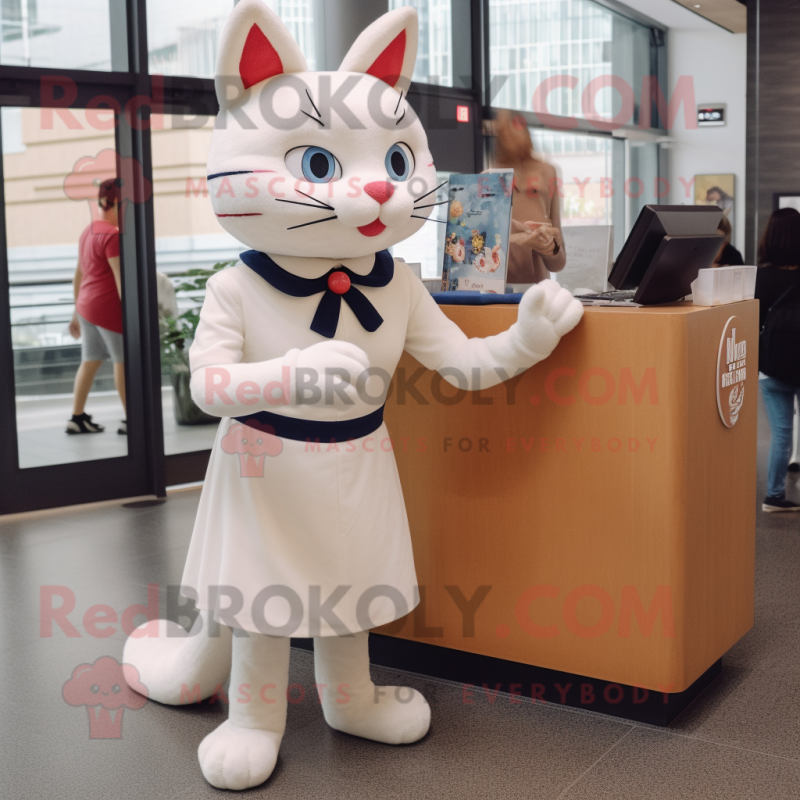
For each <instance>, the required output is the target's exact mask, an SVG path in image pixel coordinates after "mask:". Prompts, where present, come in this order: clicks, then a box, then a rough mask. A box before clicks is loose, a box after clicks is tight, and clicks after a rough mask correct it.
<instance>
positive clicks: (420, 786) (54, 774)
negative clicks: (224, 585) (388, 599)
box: [0, 420, 800, 800]
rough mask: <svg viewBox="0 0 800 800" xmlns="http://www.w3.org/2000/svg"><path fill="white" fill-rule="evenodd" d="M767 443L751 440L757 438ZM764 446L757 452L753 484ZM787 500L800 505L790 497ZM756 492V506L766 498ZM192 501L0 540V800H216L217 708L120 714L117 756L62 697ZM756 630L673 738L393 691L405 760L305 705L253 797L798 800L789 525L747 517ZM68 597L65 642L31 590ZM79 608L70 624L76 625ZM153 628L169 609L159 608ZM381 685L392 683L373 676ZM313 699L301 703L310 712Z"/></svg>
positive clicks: (140, 595) (798, 590)
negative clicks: (752, 527) (401, 708)
mask: <svg viewBox="0 0 800 800" xmlns="http://www.w3.org/2000/svg"><path fill="white" fill-rule="evenodd" d="M765 430H766V428H765V426H764V425H763V420H762V431H765ZM767 443H768V441H767V438H766V435H764V434H762V437H761V440H760V442H759V464H760V466H761V468H762V469H761V470H760V472H761V474H762V475H763V472H764V470H763V467H764V465H765V460H766V448H767ZM793 483H794V485H792V486H790V492H791V493H792V496H793V497H795V498H800V486H798V485H797V482H793ZM763 488H764V487H763V481H762V483H761V485H760V486H759V496H761V495H763ZM197 500H198V494H197V492H194V491H185V492H179V493H175V494H172V495H171V496H170V498H169V500H168V502H167V503H166V504H164V505H160V506H155V507H144V508H142V507H139V508H123V507H121V506H119V505H111V506H106V507H101V508H95V509H90V510H86V509H84V510H78V511H70V512H63V511H61V512H54V513H47V514H41V515H38V516H35V517H33V518H30V519H24V520H18V519H17V520H10V521H5V522H2V523H0V602H1V603H2V605H0V609H2V611H0V643H1V644H0V677H1V678H2V681H3V683H2V685H3V687H4V692H3V698H2V702H1V703H0V798H2V800H5V799H6V798H8V800H28V799H29V798H30V800H34V799H35V800H41V799H42V798H81V800H84V799H85V800H93V799H94V798H98V799H100V798H102V800H107V799H108V798H110V799H111V800H127V799H128V798H131V799H132V800H133V799H134V798H135V800H147V799H148V798H159V799H160V798H170V800H178V799H179V798H193V799H194V798H204V797H212V796H219V795H220V793H219V792H216V791H215V790H214V789H212V788H210V787H209V786H208V785H207V784H206V783H205V781H204V780H203V778H202V775H201V774H200V770H199V768H198V766H197V760H196V748H197V745H198V743H199V742H200V740H201V739H202V738H203V736H205V735H206V734H207V733H208V732H209V731H210V730H212V729H213V728H214V727H215V726H216V725H217V724H219V722H221V721H222V719H223V718H224V715H225V709H224V707H222V705H221V704H220V703H219V702H218V703H214V704H207V703H206V704H203V705H200V706H185V707H181V708H167V707H163V706H159V705H157V704H155V703H148V704H147V705H146V706H144V708H141V709H127V710H126V712H125V715H124V717H123V720H124V722H123V729H122V731H123V736H122V738H121V739H119V740H112V739H105V740H103V739H90V738H89V722H88V718H87V714H86V709H84V708H81V707H73V706H69V705H67V703H66V702H65V701H64V700H63V699H62V687H63V685H64V683H65V682H66V681H67V680H68V679H69V678H70V676H71V673H72V671H73V670H74V669H75V667H76V666H78V665H80V664H83V663H92V662H94V661H95V659H97V658H98V657H100V656H103V655H110V656H114V657H117V658H119V657H120V656H121V654H122V645H123V642H124V639H125V634H124V633H123V632H122V631H121V629H120V625H119V624H118V623H109V624H108V637H107V638H96V637H93V636H89V635H88V634H87V630H86V627H85V626H84V625H83V623H82V621H81V620H82V615H83V614H84V612H85V611H86V609H88V608H89V607H90V606H92V605H93V604H96V603H103V604H106V605H108V606H110V608H109V609H107V611H108V612H112V613H116V614H118V615H121V614H122V612H123V610H124V609H125V608H126V607H128V606H130V605H131V604H133V603H145V602H146V592H147V590H146V584H147V583H157V584H159V586H160V587H165V586H167V585H169V584H176V583H178V581H179V580H180V577H181V572H182V568H183V559H184V557H185V552H186V546H187V544H188V540H189V535H190V530H191V524H192V520H193V517H194V514H195V511H196V507H197ZM758 525H759V530H758V562H757V563H758V566H757V570H758V574H757V592H756V602H757V607H756V625H755V628H754V629H753V630H752V631H751V632H750V633H749V634H748V635H747V636H746V637H745V638H744V639H743V640H742V641H741V642H740V643H739V644H738V645H736V647H734V648H733V650H732V651H731V652H730V653H729V654H728V656H727V657H726V658H725V660H724V662H723V663H724V668H723V674H722V677H721V678H720V679H719V680H717V681H716V682H715V683H714V684H713V685H712V686H711V687H710V688H709V689H708V690H707V691H706V692H705V693H704V694H703V695H701V697H700V698H699V699H698V700H697V701H696V702H695V703H694V704H693V705H692V706H691V707H690V708H689V709H688V710H687V711H686V712H684V714H683V715H682V716H681V717H679V718H678V719H677V720H676V721H675V722H674V723H673V724H672V726H671V727H670V728H669V729H666V730H663V729H656V728H650V727H647V726H643V725H638V724H631V723H628V722H626V721H623V720H618V719H611V718H605V717H602V716H599V715H594V714H590V713H587V712H583V711H577V710H572V709H566V708H556V707H551V706H542V705H540V704H537V705H532V704H530V703H511V702H510V698H508V697H503V696H501V697H499V698H498V699H497V700H496V701H495V702H494V703H489V702H488V699H487V698H486V697H485V696H484V697H481V695H480V694H476V695H475V697H474V701H475V702H474V704H472V705H465V704H463V703H462V701H461V699H462V696H461V690H460V687H459V686H457V685H453V684H449V683H447V682H443V681H434V680H428V679H425V678H422V677H419V676H415V675H403V676H402V680H403V681H404V682H407V683H409V684H411V685H413V686H415V687H417V688H419V689H420V690H422V691H423V692H424V693H425V695H426V696H427V697H428V699H429V700H430V702H431V705H432V709H433V724H432V728H431V731H430V733H429V735H428V736H427V737H426V739H424V740H423V741H422V742H420V743H418V744H416V745H412V746H408V747H402V748H391V747H388V746H384V745H379V744H374V743H371V742H367V741H363V740H359V739H356V738H353V737H349V736H346V735H344V734H340V733H336V732H334V731H332V730H330V729H329V728H328V727H327V726H326V725H325V723H324V721H323V719H322V716H321V713H320V710H319V706H318V704H317V703H316V702H314V701H312V700H306V701H303V702H301V703H298V704H293V705H291V706H290V709H289V721H288V728H287V735H286V738H285V739H284V743H283V747H282V749H281V757H280V760H279V763H278V767H277V769H276V771H275V773H274V775H273V777H272V778H271V779H270V780H269V781H268V782H267V783H266V784H265V785H264V786H261V787H259V788H257V789H254V790H252V791H251V792H250V793H249V795H250V796H255V797H270V798H275V799H276V800H285V799H287V798H312V797H313V798H326V799H330V800H336V799H337V798H343V799H344V798H348V800H349V799H350V798H371V800H372V799H375V800H383V798H403V799H405V798H413V799H414V800H425V799H427V798H430V799H431V800H434V799H435V800H440V798H457V800H473V798H474V800H485V798H502V799H503V800H506V798H508V799H509V800H511V799H513V798H526V799H527V798H537V799H538V798H553V799H554V800H555V798H567V800H584V799H585V800H602V799H604V798H609V800H629V799H630V800H644V798H648V800H662V799H663V800H716V798H720V800H723V798H724V800H739V798H742V800H744V799H745V798H746V799H747V800H752V799H753V798H765V800H767V799H768V800H779V799H781V798H787V800H788V798H792V799H793V800H795V799H796V798H797V797H799V796H800V519H798V518H796V517H785V516H784V517H781V516H778V515H771V516H768V515H764V514H762V513H761V512H759V514H758ZM42 586H50V587H65V588H61V589H52V590H51V591H53V592H58V593H61V596H63V597H65V603H66V605H67V609H68V619H69V620H71V621H72V622H73V623H74V626H75V627H74V630H72V631H71V633H72V634H73V635H72V636H67V635H66V634H65V633H64V632H63V631H62V630H61V629H59V628H58V627H56V628H55V629H54V630H53V632H52V636H47V635H46V634H47V633H48V632H47V631H46V630H44V631H42V630H41V629H40V624H39V614H38V609H39V598H40V591H41V589H40V587H42ZM73 601H74V610H69V609H72V607H73ZM160 601H161V604H162V611H163V609H164V607H165V605H166V592H165V591H163V590H162V591H160ZM375 677H376V679H377V680H378V682H384V683H389V682H394V680H396V678H397V677H398V676H397V675H396V673H393V671H391V670H387V669H383V668H380V669H375ZM291 680H292V681H293V682H296V683H299V684H301V685H303V686H305V687H309V688H311V687H312V686H313V682H314V677H313V665H312V661H311V656H310V654H309V653H307V652H305V651H301V650H296V651H293V653H292V665H291ZM312 695H313V691H310V692H308V693H307V696H312Z"/></svg>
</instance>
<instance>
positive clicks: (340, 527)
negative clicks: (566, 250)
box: [182, 256, 557, 637]
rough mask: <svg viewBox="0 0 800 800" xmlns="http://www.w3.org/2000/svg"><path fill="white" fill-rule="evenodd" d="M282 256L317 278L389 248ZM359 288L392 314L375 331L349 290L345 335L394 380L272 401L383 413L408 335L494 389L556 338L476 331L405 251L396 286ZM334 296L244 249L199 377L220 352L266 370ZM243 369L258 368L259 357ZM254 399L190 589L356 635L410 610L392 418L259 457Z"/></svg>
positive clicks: (262, 617) (212, 321) (235, 409)
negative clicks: (284, 280) (265, 267)
mask: <svg viewBox="0 0 800 800" xmlns="http://www.w3.org/2000/svg"><path fill="white" fill-rule="evenodd" d="M273 258H274V260H275V262H276V263H278V265H279V266H281V267H283V268H284V269H287V270H288V271H290V272H292V273H293V274H295V275H301V276H303V277H306V278H316V277H319V276H322V275H324V274H326V273H327V272H328V271H329V270H330V269H331V268H332V267H335V266H337V265H340V264H343V265H344V266H346V267H348V268H349V269H351V270H352V271H353V272H354V273H356V274H359V275H366V274H368V273H369V272H370V271H371V270H372V267H373V264H374V256H369V257H366V258H356V259H345V260H342V261H332V260H326V259H298V258H286V257H278V256H275V257H273ZM358 289H359V290H360V291H361V292H363V294H364V295H365V296H366V297H367V299H368V300H369V301H370V302H371V303H372V304H373V306H374V307H375V309H376V310H377V311H378V313H379V314H380V315H381V317H382V318H383V323H382V324H381V325H380V327H379V328H378V329H377V330H376V331H374V332H373V333H369V332H368V331H366V330H365V329H364V328H363V327H362V326H361V324H360V323H359V321H358V320H357V319H356V317H355V315H354V314H353V312H352V311H351V309H350V308H349V306H348V305H347V304H346V303H345V302H342V304H341V311H340V315H339V322H338V327H337V329H336V334H335V339H340V340H344V341H347V342H350V343H352V344H354V345H357V346H358V347H360V348H361V349H362V350H364V351H365V353H366V354H367V356H368V358H369V363H370V366H371V368H372V369H375V368H377V369H378V370H382V375H383V376H384V378H383V379H381V378H380V377H375V378H373V379H372V380H371V382H370V384H369V385H368V386H367V391H368V392H369V394H370V396H371V397H372V398H373V399H371V400H370V399H368V398H366V396H365V395H363V394H362V395H360V397H359V400H358V401H357V402H356V404H355V405H352V406H345V407H341V406H339V407H334V406H333V405H330V404H328V405H325V404H319V405H284V406H277V407H271V408H270V409H269V410H270V411H271V412H272V413H280V414H283V415H286V416H293V417H296V418H300V419H308V420H315V421H341V420H349V419H356V418H360V417H364V416H366V415H368V414H370V413H373V412H375V411H376V409H378V408H380V407H381V406H382V404H383V402H384V400H385V397H386V394H387V391H388V384H389V379H390V377H391V376H392V375H393V374H394V371H395V368H396V366H397V363H398V361H399V359H400V356H401V354H402V352H403V350H404V349H405V350H407V351H408V352H409V353H410V354H411V355H412V356H414V357H415V358H416V359H417V360H418V361H420V362H421V363H422V364H423V365H424V366H425V367H427V368H428V369H438V370H440V371H444V372H443V374H444V375H445V379H446V380H449V381H450V382H451V383H456V384H457V382H458V379H457V378H455V377H454V376H453V371H455V372H457V373H458V372H460V373H461V375H462V376H464V378H463V379H462V386H463V380H466V387H465V388H469V389H479V388H488V387H490V386H493V385H496V384H498V383H500V382H501V381H503V380H506V379H507V378H508V377H511V376H512V375H514V374H516V373H517V372H519V371H522V370H524V369H527V368H528V367H530V366H531V365H532V364H534V363H536V362H537V361H540V360H541V359H542V358H544V357H546V355H547V354H549V352H550V350H552V348H553V347H554V346H555V342H556V341H557V337H556V338H555V339H553V340H552V341H550V343H549V345H548V346H547V347H546V348H545V349H544V351H543V352H542V353H536V352H534V351H533V350H531V349H530V348H529V347H528V346H526V345H525V343H524V339H525V337H524V336H523V335H521V333H520V329H519V325H520V323H519V322H518V323H515V324H514V325H512V327H511V328H510V329H509V330H508V331H504V332H503V333H500V334H498V335H496V336H490V337H487V338H485V339H467V337H466V336H465V334H464V333H463V332H462V331H461V329H460V328H459V327H458V326H457V325H455V323H453V322H451V321H450V320H449V319H448V318H447V317H446V316H445V315H444V314H443V313H442V312H441V310H440V309H439V307H438V306H437V305H436V303H435V301H434V300H433V298H432V297H431V296H430V294H428V292H427V291H426V290H425V288H424V286H423V284H422V282H421V281H420V280H419V279H418V278H417V277H416V276H415V275H414V274H413V273H412V272H411V270H410V268H409V267H408V266H407V265H406V264H405V263H403V262H401V261H395V262H394V275H393V277H392V280H391V281H390V282H389V284H388V285H386V286H384V287H381V288H376V287H367V286H361V285H359V286H358ZM320 298H321V295H320V294H316V295H312V296H310V297H292V296H289V295H286V294H284V293H282V292H280V291H279V290H277V289H275V288H273V287H272V286H271V285H270V284H269V283H267V282H266V281H265V280H264V279H263V278H262V277H260V276H259V275H258V274H257V273H255V272H254V271H253V270H251V269H250V268H249V267H247V266H245V265H244V264H242V263H239V264H237V265H236V266H235V267H232V268H229V269H226V270H224V271H223V272H221V273H219V274H218V275H216V276H214V277H213V278H212V279H211V280H210V281H209V282H208V288H207V294H206V299H205V303H204V305H203V309H202V312H201V315H200V324H199V326H198V329H197V334H196V337H195V340H194V343H193V345H192V348H191V352H190V360H191V368H192V373H193V381H194V380H195V378H201V379H202V378H203V376H204V375H206V374H207V371H204V370H203V369H202V368H210V367H214V366H220V365H223V366H224V365H241V366H239V367H230V369H231V371H235V370H241V367H242V366H244V365H246V364H253V373H254V375H255V373H256V372H257V371H258V368H259V366H260V365H259V362H265V361H269V362H270V364H271V366H272V367H273V368H274V365H275V364H277V365H278V366H279V367H280V365H281V364H282V363H283V361H282V359H284V357H286V358H288V356H287V353H289V351H290V350H292V349H293V348H299V349H301V350H302V349H304V348H307V347H310V346H311V345H314V344H317V343H319V342H321V341H324V338H323V337H322V336H320V335H319V334H317V333H314V332H313V331H312V330H311V329H310V325H311V321H312V319H313V317H314V313H315V311H316V309H317V305H318V304H319V301H320ZM526 324H528V323H526ZM547 324H548V325H549V323H547ZM551 336H552V335H551ZM527 340H528V341H530V337H529V336H528V338H527ZM273 360H275V361H274V363H273ZM198 371H199V372H198ZM448 371H449V375H448ZM244 374H245V375H246V379H247V380H250V379H251V376H250V369H249V368H246V369H245V370H244ZM279 374H280V373H279ZM375 384H377V385H375ZM193 396H194V397H195V399H196V400H198V401H199V402H200V404H201V405H203V403H204V401H203V394H202V392H199V391H197V389H196V387H194V384H193ZM204 407H205V408H206V409H207V410H209V411H211V412H212V413H215V414H217V415H220V416H221V415H222V413H221V411H220V410H219V409H217V410H214V409H212V408H211V407H210V406H208V405H205V406H204ZM252 411H253V409H252V407H242V406H231V407H230V411H228V410H227V409H226V413H229V414H230V416H229V417H223V419H222V422H221V423H220V427H219V431H218V432H217V437H216V440H215V442H214V447H213V449H212V452H211V459H210V461H209V465H208V472H207V474H206V480H205V484H204V486H203V492H202V496H201V499H200V506H199V509H198V514H197V520H196V522H195V527H194V532H193V535H192V540H191V543H190V546H189V554H188V557H187V561H186V567H185V569H184V575H183V581H182V583H183V589H182V592H183V594H185V595H186V596H189V597H193V599H195V601H196V603H197V607H198V608H200V609H209V610H211V612H212V614H213V616H214V618H215V619H216V620H217V621H219V622H221V623H223V624H226V625H230V626H231V627H237V628H242V629H244V630H248V631H252V632H261V633H269V634H271V635H280V636H298V637H307V636H335V635H342V634H344V633H348V632H356V631H362V630H368V629H369V628H372V627H375V626H378V625H382V624H385V623H388V622H392V621H393V620H395V619H398V618H400V617H402V616H404V615H405V614H407V613H408V612H409V611H410V610H411V609H412V608H414V606H416V604H417V603H418V601H419V598H418V590H417V584H416V573H415V570H414V556H413V553H412V549H411V538H410V534H409V529H408V519H407V517H406V511H405V505H404V502H403V495H402V490H401V487H400V480H399V477H398V473H397V467H396V464H395V459H394V454H393V452H392V445H391V439H390V438H389V437H390V434H389V431H387V429H386V426H385V425H384V424H381V426H380V427H379V428H378V429H377V430H375V431H374V432H373V433H371V434H370V435H368V436H365V437H363V438H361V439H355V440H353V441H349V442H346V441H345V442H343V441H339V442H337V443H334V444H330V443H329V442H328V443H326V442H324V441H323V442H320V445H319V447H317V446H316V445H309V444H308V443H307V442H305V441H297V440H293V439H286V438H282V439H280V440H278V441H279V442H280V444H279V448H280V453H279V454H277V455H261V456H260V460H259V461H258V462H256V461H254V460H253V459H252V457H250V456H247V455H246V454H245V453H243V452H237V443H238V441H239V440H238V439H236V438H235V437H234V435H233V434H230V435H229V430H230V429H231V428H232V427H233V426H234V425H238V424H239V423H238V422H237V421H236V420H235V419H231V417H238V416H242V415H247V414H251V413H252ZM236 430H238V431H245V438H246V436H248V435H250V434H253V435H254V436H255V435H258V432H255V431H253V429H247V428H238V429H236ZM234 433H236V431H234ZM226 436H228V439H226V438H225V437H226ZM234 440H235V441H234ZM232 441H233V446H231V442H232ZM242 441H244V440H242ZM275 441H276V440H274V439H273V440H272V443H273V445H274V444H275ZM271 452H273V453H274V448H273V449H272V451H271Z"/></svg>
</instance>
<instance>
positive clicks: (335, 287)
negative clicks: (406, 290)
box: [240, 250, 394, 339]
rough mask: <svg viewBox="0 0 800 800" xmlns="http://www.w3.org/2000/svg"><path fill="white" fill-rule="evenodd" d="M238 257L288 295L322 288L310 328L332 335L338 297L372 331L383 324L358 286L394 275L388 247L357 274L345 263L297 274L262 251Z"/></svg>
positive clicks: (375, 283) (381, 282)
mask: <svg viewBox="0 0 800 800" xmlns="http://www.w3.org/2000/svg"><path fill="white" fill-rule="evenodd" d="M240 258H241V259H242V261H243V262H244V263H245V264H247V266H248V267H250V269H252V270H253V272H255V273H256V274H257V275H260V276H261V277H262V278H263V279H264V280H265V281H266V282H267V283H268V284H269V285H270V286H272V287H273V288H274V289H277V290H278V291H279V292H283V293H284V294H288V295H289V296H290V297H311V295H314V294H319V293H320V292H324V294H323V295H322V299H321V300H320V301H319V305H318V306H317V311H316V313H315V314H314V319H313V320H312V321H311V330H312V331H314V332H315V333H318V334H319V335H320V336H324V337H325V338H326V339H332V338H333V337H334V335H335V334H336V328H337V327H338V325H339V312H340V310H341V306H342V298H344V300H345V302H346V303H347V305H348V306H350V308H351V310H352V311H353V313H354V314H355V316H356V319H357V320H358V321H359V322H360V323H361V326H362V327H363V328H364V330H367V331H369V332H370V333H373V332H374V331H376V330H378V328H380V326H381V325H382V324H383V317H382V316H381V315H380V314H379V313H378V312H377V310H376V309H375V306H373V305H372V303H370V301H369V300H367V298H366V297H365V296H364V294H363V293H362V292H360V291H359V290H358V289H356V285H358V286H374V287H381V286H386V285H387V284H388V283H389V282H390V281H391V280H392V277H393V276H394V259H393V258H392V256H391V254H390V253H389V251H388V250H381V252H380V253H376V254H375V265H374V266H373V267H372V271H371V272H370V273H369V274H368V275H358V274H356V273H355V272H353V271H352V270H351V269H348V268H347V267H345V266H338V267H333V268H331V269H330V270H329V271H328V272H326V273H325V274H324V275H321V276H320V277H319V278H301V277H300V276H299V275H293V274H292V273H291V272H287V271H286V270H285V269H283V267H280V266H278V265H277V264H276V263H275V262H274V261H273V260H272V259H271V258H270V257H269V256H268V255H267V254H266V253H261V252H259V251H258V250H248V251H247V252H245V253H242V254H241V255H240Z"/></svg>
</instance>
